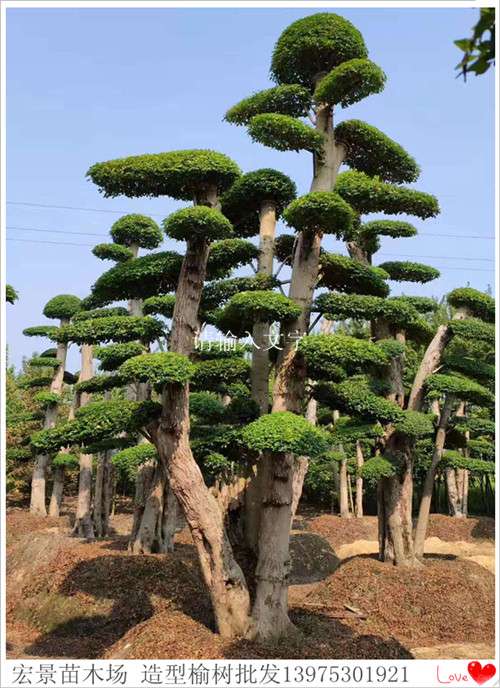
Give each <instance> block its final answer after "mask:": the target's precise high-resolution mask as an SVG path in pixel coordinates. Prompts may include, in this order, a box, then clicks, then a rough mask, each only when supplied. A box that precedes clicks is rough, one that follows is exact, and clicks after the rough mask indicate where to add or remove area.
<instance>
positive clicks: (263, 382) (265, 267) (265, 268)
mask: <svg viewBox="0 0 500 688" xmlns="http://www.w3.org/2000/svg"><path fill="white" fill-rule="evenodd" d="M275 234H276V205H275V204H274V203H273V202H271V201H266V202H264V203H263V204H262V207H261V210H260V234H259V262H258V271H257V272H258V274H259V275H265V276H266V277H271V276H272V274H273V258H274V237H275ZM269 328H270V324H269V323H264V322H258V323H255V325H254V326H253V331H252V338H253V341H254V343H255V345H254V348H253V351H252V369H251V373H250V380H251V387H252V397H253V399H254V400H255V401H256V402H257V404H258V405H259V409H260V413H261V415H262V414H264V413H268V411H269Z"/></svg>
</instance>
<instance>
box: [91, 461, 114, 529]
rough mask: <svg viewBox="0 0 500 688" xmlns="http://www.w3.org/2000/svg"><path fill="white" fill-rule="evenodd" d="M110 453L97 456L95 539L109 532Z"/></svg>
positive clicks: (94, 514) (94, 515) (94, 516)
mask: <svg viewBox="0 0 500 688" xmlns="http://www.w3.org/2000/svg"><path fill="white" fill-rule="evenodd" d="M110 459H111V452H109V451H106V452H102V453H101V454H100V455H99V458H98V462H97V469H96V476H95V489H94V513H93V521H94V529H95V534H96V535H97V537H105V536H106V535H107V534H108V530H109V516H110V512H111V475H112V468H113V466H112V464H111V461H110Z"/></svg>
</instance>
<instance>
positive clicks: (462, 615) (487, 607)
mask: <svg viewBox="0 0 500 688" xmlns="http://www.w3.org/2000/svg"><path fill="white" fill-rule="evenodd" d="M300 604H301V606H302V607H304V608H306V609H307V608H311V609H317V610H318V611H320V612H321V613H322V614H323V615H325V616H334V617H335V616H336V615H339V614H342V613H344V614H345V610H346V607H345V605H349V606H350V607H352V608H354V609H356V610H359V613H352V614H350V615H348V617H347V619H346V621H345V622H346V623H347V624H348V625H349V627H351V628H352V629H353V630H356V631H358V632H362V631H364V632H366V633H370V634H372V635H376V636H379V637H382V638H385V639H387V638H391V637H393V638H395V639H397V640H398V641H399V642H400V643H401V644H402V645H404V646H406V647H416V646H422V645H433V644H440V643H452V642H453V643H462V642H463V643H466V642H491V639H492V638H494V633H495V630H494V629H495V578H494V576H492V575H491V573H489V572H488V571H486V570H485V569H484V568H482V567H480V566H479V565H478V564H475V563H474V562H470V561H464V560H460V559H455V560H448V559H438V558H436V559H427V560H426V564H425V566H422V567H419V568H417V569H404V568H403V569H402V568H396V567H388V566H387V564H384V563H382V562H379V561H377V560H376V559H374V558H372V557H363V556H361V557H356V558H354V559H350V560H348V561H346V562H345V563H344V564H342V565H341V566H340V567H339V568H338V569H337V571H336V572H335V574H333V575H332V576H330V577H329V578H328V580H326V581H324V582H323V583H320V584H319V585H318V586H317V588H316V589H315V590H314V591H313V592H311V593H310V594H309V595H307V597H305V599H304V600H302V602H301V603H300Z"/></svg>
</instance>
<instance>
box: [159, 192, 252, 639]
mask: <svg viewBox="0 0 500 688" xmlns="http://www.w3.org/2000/svg"><path fill="white" fill-rule="evenodd" d="M196 200H197V202H198V203H203V204H204V205H209V206H211V207H218V199H217V193H216V189H215V188H211V189H207V192H206V196H205V197H204V198H197V199H196ZM208 253H209V246H208V244H207V243H206V242H205V241H202V240H193V241H188V242H187V247H186V253H185V256H184V259H183V262H182V267H181V271H180V275H179V281H178V286H177V291H176V295H175V306H174V313H173V317H172V330H171V335H170V350H171V351H174V352H177V353H181V354H184V355H187V356H189V355H190V354H191V353H192V351H193V347H194V341H195V336H196V334H197V330H198V309H199V304H200V298H201V293H202V289H203V283H204V279H205V273H206V265H207V260H208ZM162 407H163V410H162V415H161V418H160V421H159V423H158V424H157V425H154V426H153V427H152V428H151V435H152V439H153V441H154V443H155V445H156V448H157V450H158V455H159V460H160V462H162V463H163V466H165V467H166V469H167V474H168V479H169V481H170V486H171V488H172V491H173V493H174V495H175V497H176V498H177V500H178V501H179V503H180V505H181V507H182V510H183V512H184V516H185V518H186V521H187V524H188V526H189V529H190V531H191V535H192V538H193V542H194V544H195V547H196V549H197V552H198V557H199V560H200V566H201V570H202V574H203V577H204V580H205V582H206V584H207V587H208V589H209V593H210V597H211V601H212V605H213V609H214V614H215V620H216V624H217V628H218V630H219V632H220V634H221V635H222V636H223V637H226V638H233V637H237V636H243V635H246V634H247V633H248V631H249V628H250V622H251V620H250V596H249V593H248V588H247V585H246V581H245V578H244V576H243V573H242V571H241V569H240V567H239V565H238V563H237V562H236V559H235V557H234V554H233V551H232V548H231V545H230V543H229V538H228V536H227V533H226V530H225V528H224V522H223V516H222V514H221V511H220V509H219V507H218V504H217V501H216V499H215V497H214V496H213V495H212V494H211V493H210V491H209V489H208V488H207V486H206V485H205V482H204V480H203V477H202V474H201V471H200V469H199V467H198V465H197V463H196V461H195V460H194V457H193V454H192V452H191V448H190V445H189V385H188V384H186V385H179V384H168V385H166V386H165V387H164V389H163V393H162Z"/></svg>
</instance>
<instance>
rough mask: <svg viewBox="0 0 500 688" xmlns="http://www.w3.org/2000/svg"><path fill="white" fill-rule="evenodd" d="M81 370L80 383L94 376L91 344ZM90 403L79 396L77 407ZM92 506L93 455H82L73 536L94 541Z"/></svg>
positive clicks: (85, 396) (86, 397) (83, 353)
mask: <svg viewBox="0 0 500 688" xmlns="http://www.w3.org/2000/svg"><path fill="white" fill-rule="evenodd" d="M81 363H82V365H81V370H80V375H79V376H78V382H83V381H84V380H89V379H90V378H91V377H92V375H93V355H92V346H91V345H90V344H82V347H81ZM89 401H90V394H87V393H83V394H79V395H78V401H77V403H76V405H77V407H78V406H79V407H82V406H86V405H87V404H88V403H89ZM91 504H92V454H80V477H79V480H78V503H77V508H76V518H75V524H74V526H73V534H74V535H76V536H77V537H83V538H86V539H88V540H93V539H94V525H93V523H92V516H91Z"/></svg>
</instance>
